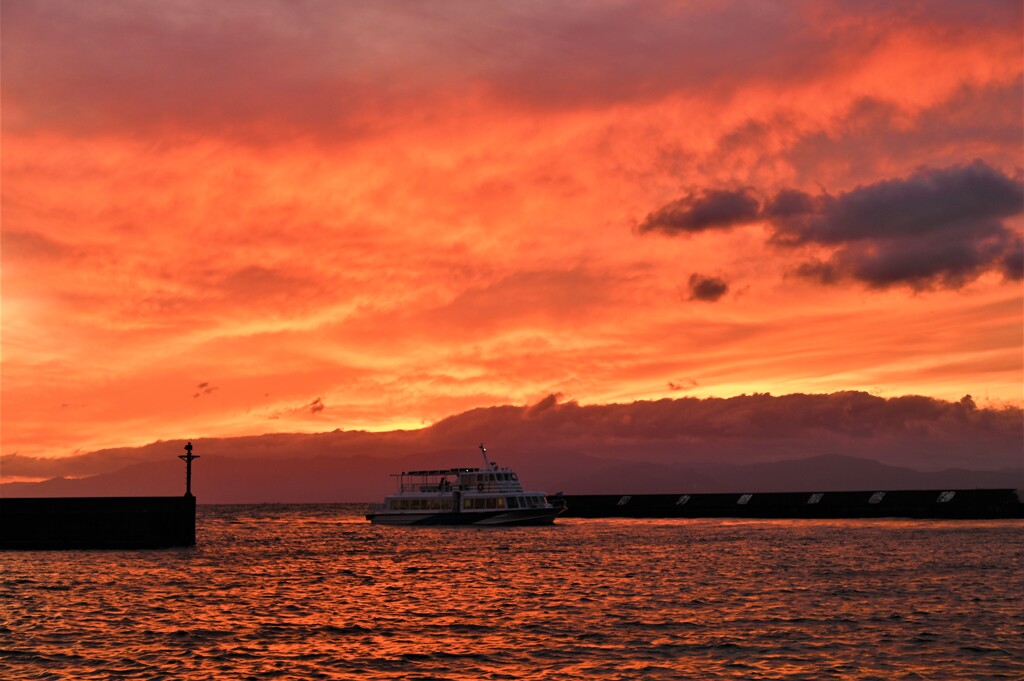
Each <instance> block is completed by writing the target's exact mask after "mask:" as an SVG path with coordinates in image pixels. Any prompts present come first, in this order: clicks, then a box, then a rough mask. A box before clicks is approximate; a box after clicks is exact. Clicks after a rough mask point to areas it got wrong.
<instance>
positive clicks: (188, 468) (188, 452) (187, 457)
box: [178, 442, 199, 497]
mask: <svg viewBox="0 0 1024 681" xmlns="http://www.w3.org/2000/svg"><path fill="white" fill-rule="evenodd" d="M178 458H179V459H181V460H182V461H184V462H185V496H186V497H190V496H192V459H198V458H199V457H198V456H197V455H194V454H192V443H191V442H189V443H188V444H186V445H185V453H184V454H179V455H178Z"/></svg>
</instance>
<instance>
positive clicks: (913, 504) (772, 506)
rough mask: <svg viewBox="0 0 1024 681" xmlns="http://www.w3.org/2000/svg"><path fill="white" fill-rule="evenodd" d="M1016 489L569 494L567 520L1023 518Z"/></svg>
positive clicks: (564, 501)
mask: <svg viewBox="0 0 1024 681" xmlns="http://www.w3.org/2000/svg"><path fill="white" fill-rule="evenodd" d="M1021 496H1022V493H1021V492H1020V491H1018V490H1013V489H957V490H903V491H888V490H886V491H873V492H758V493H750V494H741V493H737V494H570V495H564V496H556V497H552V500H553V501H554V502H555V503H558V500H562V503H564V504H565V505H566V506H567V509H566V511H565V513H563V514H562V517H563V518H960V519H971V518H974V519H983V518H1024V503H1022V499H1021Z"/></svg>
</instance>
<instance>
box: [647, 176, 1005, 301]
mask: <svg viewBox="0 0 1024 681" xmlns="http://www.w3.org/2000/svg"><path fill="white" fill-rule="evenodd" d="M1022 212H1024V183H1022V182H1021V178H1020V177H1011V176H1009V175H1007V174H1005V173H1003V172H1001V171H1000V170H997V169H996V168H993V167H992V166H990V165H988V164H987V163H985V162H983V161H981V160H976V161H974V162H973V163H970V164H965V165H956V166H950V167H947V168H938V169H931V168H925V169H922V170H919V171H918V172H916V173H914V174H913V175H910V176H909V177H905V178H896V179H887V180H882V181H879V182H875V183H872V184H867V185H862V186H859V187H856V188H855V189H852V190H850V191H848V192H843V193H839V194H835V195H833V194H828V193H822V194H817V195H812V194H809V193H807V192H803V191H800V190H796V189H783V190H781V191H779V192H777V193H776V194H775V195H774V196H773V197H772V198H770V199H768V200H767V201H765V203H764V206H763V207H760V206H759V204H758V201H757V199H756V198H754V196H753V194H752V193H751V192H750V191H749V190H741V191H738V192H737V191H730V190H718V189H709V190H705V191H704V192H702V193H701V194H700V196H699V197H694V196H690V197H686V198H684V199H680V200H679V201H676V202H674V203H671V204H669V205H667V206H665V207H663V208H661V209H659V210H658V211H656V212H654V213H651V214H650V215H648V216H647V219H645V220H644V222H643V224H641V226H640V231H641V232H650V231H659V232H662V233H666V234H670V235H672V234H677V233H682V232H698V231H703V230H707V229H724V228H728V227H731V226H733V225H735V224H740V223H744V222H750V221H753V220H758V219H761V220H764V221H766V222H767V223H769V224H770V226H771V229H772V236H771V238H770V239H769V241H770V243H771V244H773V245H775V246H777V247H780V248H801V247H806V246H818V247H822V248H825V249H829V250H830V253H829V254H828V255H827V256H826V257H825V258H824V259H815V260H809V261H807V262H804V263H802V264H801V265H800V266H798V267H797V269H796V273H797V274H798V275H800V276H804V277H808V278H812V279H815V280H817V281H820V282H821V283H823V284H835V283H838V282H841V281H844V280H854V281H858V282H861V283H863V284H866V285H867V286H869V287H871V288H888V287H892V286H901V285H902V286H909V287H910V288H912V289H915V290H921V289H927V288H933V287H944V288H959V287H961V286H963V285H965V284H966V283H968V282H970V281H973V280H974V279H976V278H977V277H978V276H980V275H981V274H982V273H984V272H987V271H997V272H1000V273H1002V274H1003V276H1004V277H1006V279H1008V280H1011V281H1019V280H1020V279H1021V278H1022V276H1024V272H1022V270H1024V243H1022V240H1021V237H1020V235H1019V234H1017V233H1016V232H1015V231H1014V230H1013V229H1012V228H1011V227H1009V226H1008V224H1007V220H1008V219H1009V218H1012V217H1015V216H1017V215H1020V214H1021V213H1022ZM713 283H714V282H713V281H711V280H708V283H707V284H703V285H702V287H701V288H700V289H699V290H698V289H697V288H695V284H701V280H700V279H699V278H698V279H692V278H691V280H690V286H691V290H692V291H693V293H694V297H695V298H697V299H700V300H714V299H716V297H715V292H716V287H715V286H713V285H712V284H713ZM718 283H722V284H723V285H724V282H721V281H720V280H719V281H718ZM724 292H725V291H724V290H722V291H721V293H724ZM704 294H707V295H704ZM718 295H719V296H720V295H721V294H718Z"/></svg>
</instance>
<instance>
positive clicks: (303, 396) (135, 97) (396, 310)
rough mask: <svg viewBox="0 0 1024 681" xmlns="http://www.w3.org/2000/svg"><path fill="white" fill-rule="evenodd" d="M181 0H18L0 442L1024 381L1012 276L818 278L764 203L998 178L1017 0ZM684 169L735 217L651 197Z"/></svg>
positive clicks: (9, 46)
mask: <svg viewBox="0 0 1024 681" xmlns="http://www.w3.org/2000/svg"><path fill="white" fill-rule="evenodd" d="M176 7H177V9H175V10H174V11H171V10H167V9H164V8H160V7H149V6H144V5H137V4H133V3H124V4H121V3H116V2H115V3H105V4H104V6H103V7H102V8H95V7H91V6H89V7H86V6H85V5H82V4H75V3H66V4H60V3H55V4H50V3H47V4H35V3H31V2H14V3H8V4H5V8H4V22H3V26H2V31H3V35H2V38H3V45H4V48H3V49H4V54H3V56H4V79H3V83H2V87H3V93H2V94H3V98H4V117H3V132H2V134H3V146H4V153H3V156H2V159H0V163H2V168H0V169H2V174H3V199H2V201H3V203H2V212H3V233H2V258H3V262H2V265H3V266H2V277H3V282H2V283H3V288H2V296H3V306H2V315H3V334H2V335H3V337H2V341H3V358H2V362H3V384H2V388H0V389H2V393H3V394H2V397H3V402H4V410H3V414H2V419H3V424H2V425H3V444H2V448H3V449H2V451H0V454H10V453H13V452H16V451H17V452H21V453H23V454H42V455H54V454H62V453H67V452H68V451H73V450H75V449H82V448H96V447H99V446H114V445H127V444H138V443H142V442H148V441H152V440H154V439H158V438H165V439H170V438H174V437H180V436H182V435H183V434H184V435H186V436H199V435H227V434H233V435H234V434H246V433H259V432H264V431H269V430H294V431H313V430H323V429H325V428H326V429H333V428H335V427H340V428H369V429H385V428H391V427H398V426H402V427H414V426H418V425H421V424H423V423H429V422H432V421H434V420H437V419H440V418H443V417H444V416H446V415H448V414H451V413H455V412H459V411H463V410H466V409H469V408H472V407H476V406H486V405H491V404H496V403H509V402H511V403H520V404H521V403H527V402H534V401H536V400H538V399H540V398H541V397H543V396H544V395H547V394H549V393H556V392H561V393H564V394H565V395H567V396H568V397H569V398H571V399H576V400H579V401H580V403H584V404H596V403H600V402H604V401H611V400H628V399H646V398H655V397H659V396H663V395H667V394H670V393H671V391H672V390H673V388H672V386H680V385H684V383H683V382H684V381H685V385H687V386H691V387H690V390H691V393H699V394H700V395H702V396H711V395H720V396H721V395H730V394H738V393H741V392H744V391H759V392H768V391H770V392H773V393H776V394H778V393H780V392H789V391H803V392H832V391H836V390H846V389H861V390H868V391H873V392H876V393H880V394H885V395H890V396H891V395H897V394H903V393H913V392H917V393H922V394H926V395H930V396H933V397H937V398H945V399H959V397H960V396H961V395H963V394H964V393H967V392H970V393H971V394H973V395H975V396H976V397H977V398H978V399H979V401H980V402H982V403H984V402H985V400H986V399H987V400H989V401H991V402H994V403H998V402H1001V401H1009V402H1014V403H1019V401H1020V385H1021V383H1022V380H1024V368H1022V366H1021V360H1020V357H1021V352H1020V350H1021V347H1022V344H1021V339H1020V334H1019V329H1020V328H1021V326H1022V321H1024V320H1022V315H1021V305H1020V291H1019V286H1015V285H1014V284H1013V283H1012V282H1008V281H1005V280H1004V279H1003V278H1002V277H1000V276H997V275H996V274H995V271H994V270H993V269H992V268H988V270H986V269H985V268H982V269H980V270H978V271H977V272H974V271H972V276H971V277H966V278H964V280H963V284H964V285H963V286H961V287H959V288H956V289H955V290H931V291H928V290H924V289H922V290H920V291H916V292H915V291H908V290H903V289H899V290H885V291H865V290H864V289H863V288H862V287H861V286H860V285H858V284H857V281H852V282H851V279H852V280H856V279H857V272H859V271H860V270H858V269H857V268H856V267H854V265H855V264H856V262H861V261H860V260H857V261H856V262H854V263H853V264H850V263H851V262H853V261H851V260H850V259H849V258H847V259H846V260H843V259H842V258H840V259H839V260H836V261H835V262H834V263H833V264H834V266H835V267H836V268H837V269H836V271H837V272H840V273H844V276H842V277H835V278H834V279H835V280H836V281H837V284H838V285H836V286H831V287H826V286H822V285H820V283H818V282H815V281H814V280H808V279H801V278H799V277H794V276H793V275H792V273H793V272H795V271H797V270H798V269H799V267H800V266H801V265H802V264H806V263H808V262H812V261H813V259H815V258H817V259H818V260H820V261H821V262H826V263H830V262H832V261H831V260H829V258H830V257H832V256H833V255H834V253H833V252H832V251H831V250H830V249H829V248H828V247H826V246H824V245H823V244H822V243H820V242H819V241H815V240H814V239H810V240H805V241H804V242H802V243H800V244H797V245H794V246H793V247H790V248H774V247H772V246H770V245H769V243H768V242H769V237H770V236H771V235H772V233H773V230H774V229H775V228H776V225H775V224H774V223H772V222H771V221H770V220H769V219H768V218H767V217H766V216H765V215H764V214H763V210H762V211H760V212H759V211H758V210H757V209H753V210H752V209H751V201H755V202H756V203H758V204H759V205H760V206H764V205H765V202H766V201H767V200H768V199H769V198H771V197H773V196H775V195H777V194H778V192H780V191H782V190H784V189H790V190H793V191H795V192H801V193H803V194H805V195H808V196H815V197H817V196H826V195H827V196H833V197H840V200H842V198H843V197H846V198H847V199H848V198H849V197H855V196H857V193H856V192H857V191H858V189H857V188H858V187H868V188H870V187H876V188H877V187H878V186H880V184H879V183H884V182H886V181H892V180H893V178H897V179H899V178H902V180H901V181H904V182H907V181H909V180H908V178H911V179H912V178H919V177H921V175H920V173H921V172H923V171H922V170H921V169H922V168H931V169H950V168H963V167H966V166H968V165H969V164H971V163H972V162H973V161H974V160H975V159H980V160H981V162H982V163H983V164H985V166H986V167H987V168H989V169H991V171H992V173H993V174H995V175H998V176H999V177H1002V178H1005V179H1008V180H1009V181H1019V176H1018V172H1019V171H1018V166H1019V165H1020V154H1019V135H1020V130H1021V128H1022V126H1024V122H1022V115H1021V111H1020V107H1019V101H1020V96H1021V86H1020V83H1021V75H1022V73H1024V64H1022V58H1021V56H1020V55H1021V54H1022V38H1021V35H1020V32H1019V31H1018V30H1016V29H1015V28H1014V27H1016V26H1019V25H1020V19H1021V16H1020V14H1021V9H1020V8H1019V7H1017V6H1014V5H1013V4H1012V3H1009V4H999V3H995V4H991V5H984V6H981V7H974V6H972V9H971V11H970V12H965V11H964V10H963V9H961V7H960V5H959V4H957V3H950V4H948V5H946V4H941V3H940V4H937V5H931V6H929V8H928V10H927V11H924V10H920V9H918V8H915V7H903V6H892V7H889V6H880V7H865V6H863V5H861V4H845V3H839V2H837V3H828V4H820V3H808V4H795V5H794V4H792V3H780V4H771V3H763V4H761V5H758V7H757V8H756V9H751V7H750V5H749V4H746V3H719V4H715V5H713V6H701V7H691V6H687V5H676V4H673V3H659V2H638V3H629V4H626V5H621V4H610V5H606V6H595V5H591V4H588V5H587V6H586V7H584V8H578V7H572V6H571V5H558V6H550V7H547V6H544V7H534V8H524V7H520V6H511V5H510V6H493V5H480V4H478V3H457V2H453V3H450V4H445V5H441V6H438V8H437V9H436V10H435V11H433V12H423V11H421V10H418V9H414V8H412V7H411V6H407V5H404V4H399V5H379V6H374V7H371V8H355V7H351V6H348V5H344V4H337V3H329V2H328V3H322V4H317V3H313V4H307V5H303V6H302V8H299V7H292V6H277V5H264V4H261V3H242V4H239V5H237V6H225V7H224V8H220V9H218V8H210V7H208V6H207V5H206V4H204V3H196V4H194V5H190V4H188V3H186V4H185V5H179V6H176ZM539 27H543V30H539ZM982 114H983V115H982ZM709 190H711V191H713V190H728V191H729V192H733V194H730V195H729V196H726V197H725V198H726V199H729V198H730V197H731V198H732V199H743V198H744V197H746V198H748V199H750V200H748V201H747V202H746V203H745V204H743V205H740V204H742V201H740V202H739V203H736V202H733V203H730V202H729V201H725V202H724V204H721V205H719V204H715V205H712V204H713V203H714V202H713V201H711V203H708V202H709V201H710V199H713V198H715V197H713V196H709V195H708V194H707V192H708V191H709ZM754 191H756V196H755V195H754V194H751V193H750V192H754ZM861 191H863V190H861ZM681 198H685V199H686V200H685V201H683V203H682V204H678V205H675V204H673V205H675V212H673V213H672V214H671V215H669V214H667V213H666V214H665V215H664V216H662V217H663V218H665V219H666V220H668V219H669V218H671V219H673V220H676V221H678V220H683V222H684V223H686V220H689V221H690V222H688V223H686V224H697V222H700V224H702V225H708V224H712V223H714V222H715V220H711V221H710V222H708V220H709V219H710V218H708V215H711V217H715V216H718V217H717V219H718V220H719V222H721V221H722V219H723V218H722V216H723V215H724V216H725V218H728V219H726V220H725V221H726V222H727V223H728V224H729V225H730V226H731V229H730V230H727V231H721V230H715V229H704V230H690V232H692V233H690V234H688V235H687V236H685V237H683V238H677V239H668V238H664V237H663V236H662V235H660V234H645V233H644V231H645V229H646V228H645V227H644V225H647V227H650V226H651V225H652V224H653V223H646V222H645V219H647V216H649V215H652V214H656V211H657V210H658V209H659V208H661V207H665V206H668V205H669V204H672V202H677V201H679V200H680V199H681ZM718 198H722V197H718ZM702 202H703V203H702ZM723 205H724V207H725V208H729V207H730V206H731V207H732V208H733V209H736V208H737V206H738V209H737V210H738V212H737V210H733V211H732V212H729V211H726V212H725V213H722V212H721V211H720V210H719V211H718V212H716V211H715V210H711V209H713V208H716V206H717V208H718V209H721V208H722V207H723ZM744 206H745V207H744ZM698 208H699V209H701V210H703V211H704V213H703V214H702V215H704V217H702V218H701V220H703V222H701V221H700V220H698V221H697V222H694V220H697V217H700V215H697V213H699V212H700V211H698V210H697V209H698ZM708 211H710V213H709V212H708ZM1000 220H1002V222H1000V225H1001V227H1000V229H1001V230H1002V231H1001V234H1003V235H1004V236H1005V240H1006V242H1007V243H1010V242H1013V240H1014V239H1018V240H1019V239H1020V235H1021V233H1022V224H1021V220H1020V216H1019V215H1006V216H1001V217H1000ZM669 222H671V220H669ZM972 224H973V223H972ZM957 243H975V242H974V241H971V240H970V239H968V241H966V242H963V241H962V242H957ZM1004 255H1008V256H1011V259H1012V256H1013V253H1012V252H1010V251H1007V253H1005V254H1004ZM986 262H989V261H986ZM992 262H994V261H992ZM1011 264H1012V263H1011ZM974 274H977V276H974ZM847 275H848V276H847ZM861 279H863V277H861ZM851 283H852V284H853V285H851ZM726 288H727V291H728V292H727V293H726ZM681 291H682V292H683V293H682V294H681V293H680V292H681ZM719 291H720V292H721V293H720V294H719V293H718V292H719ZM716 297H717V300H716V302H715V303H714V304H706V301H707V300H709V299H711V298H716ZM203 383H206V384H207V386H208V387H209V386H216V388H217V389H216V390H215V391H211V392H209V393H207V392H203V391H202V390H200V389H198V388H197V386H199V385H200V384H203ZM204 390H205V389H204ZM196 393H201V398H202V399H196V398H194V397H193V395H195V394H196ZM318 400H319V401H318ZM61 405H68V406H67V407H61Z"/></svg>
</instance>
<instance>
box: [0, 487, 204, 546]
mask: <svg viewBox="0 0 1024 681" xmlns="http://www.w3.org/2000/svg"><path fill="white" fill-rule="evenodd" d="M195 543H196V498H195V497H193V496H183V497H81V498H73V497H60V498H35V499H0V549H8V550H10V549H21V550H39V549H162V548H169V547H173V546H194V545H195Z"/></svg>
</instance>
